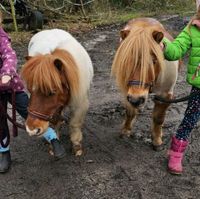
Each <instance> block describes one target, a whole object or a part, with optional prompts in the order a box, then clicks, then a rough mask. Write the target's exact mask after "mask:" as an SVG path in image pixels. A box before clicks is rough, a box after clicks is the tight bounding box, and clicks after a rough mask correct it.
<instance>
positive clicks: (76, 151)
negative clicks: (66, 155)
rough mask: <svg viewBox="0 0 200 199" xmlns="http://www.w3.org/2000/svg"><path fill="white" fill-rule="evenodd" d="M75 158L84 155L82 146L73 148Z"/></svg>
mask: <svg viewBox="0 0 200 199" xmlns="http://www.w3.org/2000/svg"><path fill="white" fill-rule="evenodd" d="M73 149H74V154H75V156H81V155H82V154H83V150H82V147H81V145H75V146H73Z"/></svg>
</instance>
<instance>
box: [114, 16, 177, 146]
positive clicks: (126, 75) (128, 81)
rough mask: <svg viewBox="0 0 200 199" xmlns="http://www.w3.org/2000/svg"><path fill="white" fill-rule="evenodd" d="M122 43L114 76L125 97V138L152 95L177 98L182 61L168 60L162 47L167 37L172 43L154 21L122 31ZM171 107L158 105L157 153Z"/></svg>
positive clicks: (154, 130)
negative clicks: (175, 93)
mask: <svg viewBox="0 0 200 199" xmlns="http://www.w3.org/2000/svg"><path fill="white" fill-rule="evenodd" d="M120 34H121V43H120V46H119V48H118V50H117V52H116V55H115V58H114V61H113V66H112V74H113V76H115V78H116V82H117V84H118V86H119V88H120V89H121V91H122V93H123V94H124V96H125V107H126V119H125V121H124V123H123V128H122V133H121V135H122V136H130V135H131V129H132V125H133V123H134V121H135V119H136V116H137V113H138V110H139V109H140V108H141V107H144V105H145V103H146V102H147V98H148V94H149V92H150V91H151V92H154V93H156V94H157V95H160V96H162V97H164V98H166V99H170V98H172V96H173V89H174V85H175V83H176V80H177V75H178V65H179V64H178V61H175V62H174V61H173V62H169V61H167V60H164V57H163V52H162V50H161V48H160V45H159V43H160V42H161V40H162V39H163V37H166V38H168V39H169V40H172V37H171V36H170V34H169V33H168V32H167V31H166V30H165V29H164V27H163V26H162V24H161V23H160V22H158V21H157V20H155V19H152V18H138V19H133V20H131V21H129V22H128V24H127V25H126V26H125V27H124V28H123V29H122V30H121V32H120ZM168 106H169V104H164V103H160V102H158V101H155V106H154V109H153V122H152V142H153V146H154V148H155V149H158V148H160V146H161V144H162V125H163V123H164V118H165V114H166V110H167V108H168Z"/></svg>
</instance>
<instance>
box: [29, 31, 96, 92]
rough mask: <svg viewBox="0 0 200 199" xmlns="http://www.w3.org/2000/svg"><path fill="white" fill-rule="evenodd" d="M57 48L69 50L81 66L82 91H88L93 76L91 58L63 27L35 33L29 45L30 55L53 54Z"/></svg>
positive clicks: (79, 66)
mask: <svg viewBox="0 0 200 199" xmlns="http://www.w3.org/2000/svg"><path fill="white" fill-rule="evenodd" d="M55 49H63V50H66V51H67V52H69V53H70V54H71V55H72V57H73V58H74V61H75V62H76V64H77V66H78V68H79V80H80V82H85V83H84V84H81V85H80V88H79V89H80V90H81V91H82V92H87V90H88V89H89V86H90V83H91V81H92V77H93V66H92V62H91V59H90V57H89V55H88V53H87V52H86V50H85V49H84V47H83V46H82V45H81V44H80V43H79V42H78V41H77V40H76V39H75V38H74V37H73V36H72V35H71V34H70V33H68V32H66V31H64V30H61V29H51V30H43V31H41V32H39V33H37V34H35V35H34V36H33V37H32V38H31V40H30V42H29V45H28V55H29V56H36V55H39V54H42V55H45V54H51V53H52V52H54V51H55Z"/></svg>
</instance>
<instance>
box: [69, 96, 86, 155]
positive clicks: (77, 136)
mask: <svg viewBox="0 0 200 199" xmlns="http://www.w3.org/2000/svg"><path fill="white" fill-rule="evenodd" d="M88 107H89V102H88V99H85V100H82V101H81V104H79V105H75V106H74V107H73V108H72V110H71V111H72V117H71V120H70V124H69V130H70V140H71V142H72V147H73V152H74V154H75V156H81V155H82V153H83V149H82V138H83V135H82V131H81V127H82V125H83V121H84V118H85V115H86V112H87V110H88Z"/></svg>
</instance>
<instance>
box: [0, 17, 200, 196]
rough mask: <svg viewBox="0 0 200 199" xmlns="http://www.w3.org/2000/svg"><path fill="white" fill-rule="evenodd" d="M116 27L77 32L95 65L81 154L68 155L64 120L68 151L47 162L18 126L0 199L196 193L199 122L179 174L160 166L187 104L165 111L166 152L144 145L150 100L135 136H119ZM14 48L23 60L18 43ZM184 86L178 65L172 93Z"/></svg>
mask: <svg viewBox="0 0 200 199" xmlns="http://www.w3.org/2000/svg"><path fill="white" fill-rule="evenodd" d="M165 25H166V27H167V28H168V29H169V30H170V31H171V32H172V34H174V35H176V34H177V33H178V32H179V31H180V30H181V29H182V28H183V26H184V21H183V20H182V19H181V18H173V19H170V20H168V21H165ZM119 29H120V26H119V25H113V26H109V27H102V28H98V29H96V30H93V31H91V32H89V33H87V34H77V35H76V37H77V39H78V40H79V41H81V43H82V44H83V45H84V46H85V47H86V49H87V50H88V52H89V54H90V55H91V58H92V61H93V64H94V68H95V76H94V80H93V85H92V87H91V92H90V108H89V112H88V114H87V117H86V121H85V126H84V128H83V131H84V140H83V143H84V149H85V154H84V156H82V157H81V158H76V157H74V156H73V155H72V154H71V147H70V142H69V137H68V130H67V125H65V126H63V128H62V137H61V141H62V143H63V145H64V147H65V148H66V151H67V156H66V157H65V158H64V159H62V160H60V161H54V160H53V159H52V158H51V157H50V156H49V155H48V152H47V146H46V145H45V144H44V143H43V141H42V140H38V139H35V138H30V137H28V135H27V134H26V133H25V132H23V131H20V136H18V137H17V138H16V139H12V143H11V150H12V159H13V164H12V169H11V170H10V172H9V173H7V174H5V175H0V181H1V183H0V199H14V198H16V199H32V198H33V199H43V198H45V199H197V198H200V156H199V150H200V146H199V143H200V136H199V130H200V128H199V126H197V128H195V129H194V131H193V134H192V137H191V144H190V146H189V148H188V150H187V153H186V158H185V160H184V165H185V167H184V168H185V172H184V174H183V175H182V176H172V175H170V174H169V173H168V172H167V171H166V165H167V161H166V157H167V156H166V153H167V150H166V149H167V148H168V145H169V140H170V136H171V135H172V134H173V133H174V132H175V130H176V128H177V126H178V124H179V122H180V121H181V118H182V115H183V112H184V110H185V107H186V103H180V104H178V105H177V104H173V105H172V106H171V107H170V109H169V110H168V113H167V117H166V121H165V125H164V143H165V150H163V151H160V152H155V151H153V150H152V148H151V139H150V124H151V110H152V107H153V103H152V101H151V99H149V102H148V104H147V106H146V109H145V110H144V111H143V112H142V113H141V114H140V115H139V117H138V120H137V122H136V124H135V127H134V129H133V132H134V137H133V138H131V139H126V140H121V139H119V137H118V136H119V132H120V128H121V123H122V120H123V116H124V109H123V107H122V104H121V101H120V99H121V96H120V94H119V91H118V90H117V89H116V86H115V84H114V82H113V80H112V79H111V78H110V67H111V64H112V59H113V55H114V53H115V49H116V47H117V44H118V40H119V38H118V31H119ZM172 30H173V31H172ZM14 47H15V49H16V51H17V53H18V56H19V58H20V62H23V57H24V55H25V54H26V48H25V46H24V44H23V45H19V44H15V45H14ZM186 59H187V58H186ZM184 61H185V62H186V60H184ZM183 68H184V67H183ZM189 90H190V87H189V86H188V85H187V84H186V82H185V69H183V70H182V71H181V72H180V74H179V78H178V82H177V86H176V95H177V96H181V95H184V94H185V93H188V92H189Z"/></svg>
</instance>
